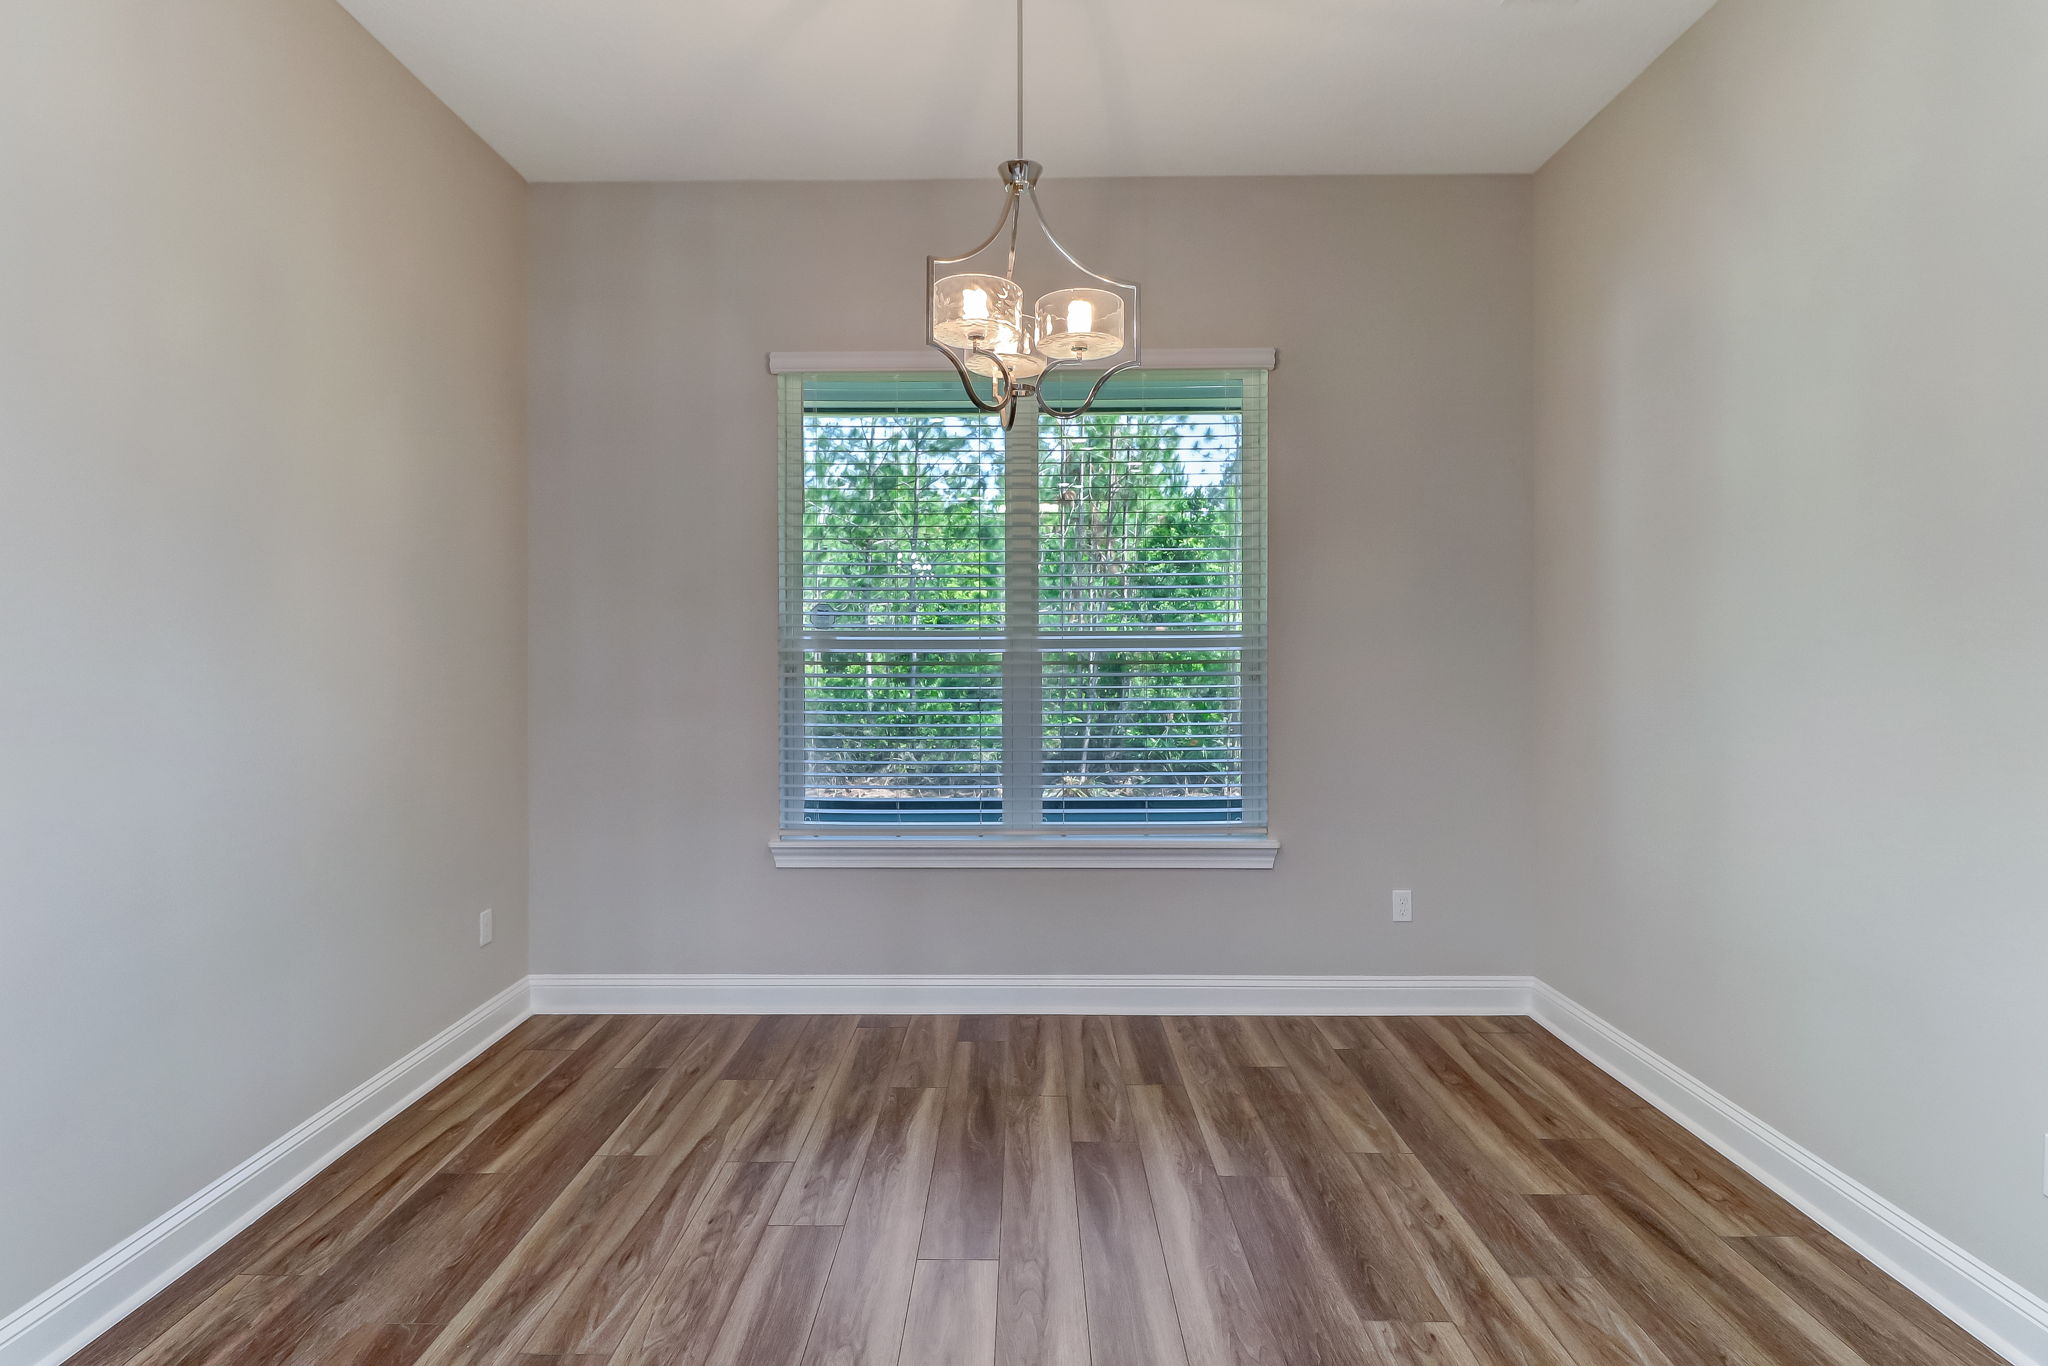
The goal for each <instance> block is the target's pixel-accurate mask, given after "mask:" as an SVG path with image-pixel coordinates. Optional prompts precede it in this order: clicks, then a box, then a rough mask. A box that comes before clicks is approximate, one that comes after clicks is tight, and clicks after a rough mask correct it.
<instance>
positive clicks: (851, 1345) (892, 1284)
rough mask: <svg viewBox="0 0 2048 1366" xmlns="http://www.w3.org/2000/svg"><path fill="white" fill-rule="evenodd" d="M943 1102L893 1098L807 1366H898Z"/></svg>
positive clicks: (897, 1094)
mask: <svg viewBox="0 0 2048 1366" xmlns="http://www.w3.org/2000/svg"><path fill="white" fill-rule="evenodd" d="M961 1047H963V1048H973V1047H976V1045H974V1044H962V1045H961ZM939 1101H940V1095H939V1092H937V1091H919V1090H895V1091H891V1092H890V1093H889V1098H888V1100H887V1102H886V1104H885V1106H884V1108H883V1111H882V1114H881V1116H880V1117H879V1118H878V1119H877V1120H876V1121H875V1133H874V1138H873V1139H872V1140H871V1141H870V1143H869V1145H868V1160H867V1165H866V1168H865V1169H864V1170H863V1171H862V1173H861V1178H860V1187H859V1189H857V1190H856V1191H855V1192H854V1196H853V1207H852V1208H851V1209H850V1210H848V1211H847V1215H846V1226H845V1229H844V1232H843V1233H842V1235H841V1237H840V1240H839V1252H838V1255H837V1256H836V1257H834V1258H833V1261H832V1274H831V1276H830V1278H829V1279H828V1280H827V1281H826V1282H825V1294H824V1298H823V1299H822V1300H820V1301H819V1304H818V1312H817V1316H816V1318H815V1320H814V1321H813V1323H812V1324H811V1337H810V1344H809V1346H808V1347H807V1348H806V1349H805V1351H804V1361H805V1363H806V1366H894V1363H895V1360H896V1355H897V1351H898V1349H899V1348H901V1346H902V1345H903V1316H904V1313H905V1312H906V1310H907V1308H908V1306H909V1304H910V1282H911V1277H912V1275H913V1274H914V1273H915V1272H916V1270H917V1242H918V1235H919V1231H920V1229H921V1227H922V1225H923V1223H924V1219H925V1196H926V1193H927V1190H928V1188H929V1186H930V1184H931V1177H932V1159H933V1157H934V1156H935V1155H936V1153H937V1150H938V1138H939Z"/></svg>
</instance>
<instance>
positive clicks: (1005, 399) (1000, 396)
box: [925, 342, 1017, 413]
mask: <svg viewBox="0 0 2048 1366" xmlns="http://www.w3.org/2000/svg"><path fill="white" fill-rule="evenodd" d="M925 345H927V346H929V347H931V349H932V350H934V351H936V352H938V353H939V354H940V355H942V356H944V357H945V358H946V359H947V360H949V361H951V362H952V363H953V369H954V370H955V372H957V373H958V374H959V376H960V387H961V388H963V389H965V390H966V391H967V401H968V402H969V403H972V404H973V405H974V406H975V407H977V408H979V409H980V410H981V411H982V412H984V413H1000V412H1002V411H1004V410H1005V409H1006V408H1014V407H1016V406H1017V396H1016V394H1015V393H1013V392H1009V390H1008V389H1006V388H1005V387H1003V386H1001V385H996V384H993V383H992V384H991V385H990V390H991V392H992V393H993V394H994V395H995V401H994V402H990V401H989V400H988V399H985V398H983V397H982V396H981V394H980V393H979V392H977V391H976V389H975V387H974V376H973V375H972V374H971V373H970V372H969V371H968V369H967V367H966V366H964V365H962V364H961V363H960V358H959V357H958V356H956V355H954V354H953V351H952V348H951V347H947V346H941V345H940V344H939V343H938V342H926V343H925ZM976 349H977V350H979V349H980V348H978V347H977V348H976ZM997 364H998V365H1001V364H1002V362H1000V361H998V362H997ZM1003 374H1004V376H1005V377H1006V378H1007V376H1008V375H1009V371H1008V370H1007V369H1005V370H1004V371H1003Z"/></svg>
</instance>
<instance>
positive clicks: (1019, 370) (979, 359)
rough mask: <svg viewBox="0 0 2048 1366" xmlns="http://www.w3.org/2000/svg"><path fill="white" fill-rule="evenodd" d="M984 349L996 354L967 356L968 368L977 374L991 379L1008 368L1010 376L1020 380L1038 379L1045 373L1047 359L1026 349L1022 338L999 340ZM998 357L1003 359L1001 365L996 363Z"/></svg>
mask: <svg viewBox="0 0 2048 1366" xmlns="http://www.w3.org/2000/svg"><path fill="white" fill-rule="evenodd" d="M984 350H988V351H993V352H995V355H994V356H987V355H982V354H981V353H979V352H977V353H975V354H974V355H971V356H969V357H968V358H967V368H968V369H969V370H972V371H973V372H974V373H975V374H977V375H986V376H988V377H989V378H990V379H994V378H995V377H996V376H997V375H999V374H1001V373H1002V371H1003V369H1004V368H1007V369H1008V370H1009V372H1010V378H1011V379H1013V380H1019V379H1037V378H1038V377H1039V376H1040V375H1042V374H1044V373H1045V361H1044V360H1043V359H1041V358H1040V357H1038V356H1034V355H1033V354H1031V352H1029V351H1027V350H1025V349H1024V345H1023V342H1022V340H1021V339H1020V340H1017V341H999V342H997V343H996V344H995V345H994V346H990V347H986V348H984ZM998 359H1000V360H1001V361H1002V365H1001V366H998V365H997V364H996V361H997V360H998Z"/></svg>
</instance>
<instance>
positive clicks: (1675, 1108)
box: [1530, 981, 2048, 1366]
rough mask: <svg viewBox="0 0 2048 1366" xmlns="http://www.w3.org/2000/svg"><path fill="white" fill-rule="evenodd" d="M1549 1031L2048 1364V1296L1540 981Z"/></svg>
mask: <svg viewBox="0 0 2048 1366" xmlns="http://www.w3.org/2000/svg"><path fill="white" fill-rule="evenodd" d="M1531 998H1532V999H1531V1011H1530V1013H1531V1014H1533V1015H1534V1016H1535V1017H1536V1019H1537V1020H1539V1021H1540V1022H1542V1024H1543V1025H1544V1026H1545V1027H1546V1028H1548V1029H1549V1030H1550V1031H1551V1032H1552V1033H1554V1034H1556V1035H1557V1036H1558V1037H1559V1038H1561V1039H1563V1040H1564V1041H1565V1042H1566V1043H1568V1044H1570V1045H1571V1046H1572V1048H1573V1049H1575V1050H1576V1051H1577V1052H1579V1053H1581V1054H1583V1055H1584V1056H1585V1057H1587V1058H1588V1059H1590V1060H1591V1061H1592V1062H1594V1063H1596V1064H1598V1065H1599V1066H1600V1067H1601V1068H1602V1069H1603V1070H1605V1071H1606V1072H1608V1073H1609V1074H1610V1075H1612V1076H1613V1077H1614V1078H1615V1079H1616V1080H1618V1081H1620V1082H1621V1083H1622V1084H1623V1085H1624V1086H1626V1087H1628V1088H1629V1089H1630V1090H1631V1091H1634V1092H1635V1093H1636V1094H1637V1095H1639V1096H1641V1097H1643V1099H1645V1100H1647V1101H1649V1102H1650V1103H1651V1104H1652V1105H1655V1106H1656V1107H1657V1108H1658V1109H1659V1110H1662V1111H1663V1112H1664V1113H1665V1114H1667V1115H1669V1116H1671V1118H1673V1119H1675V1120H1677V1121H1678V1122H1679V1123H1680V1124H1683V1125H1684V1126H1685V1127H1686V1128H1688V1129H1690V1130H1692V1131H1693V1132H1694V1133H1695V1134H1697V1135H1699V1136H1700V1138H1702V1139H1703V1140H1705V1141H1706V1142H1707V1143H1708V1144H1710V1145H1711V1146H1712V1147H1713V1148H1714V1149H1715V1150H1716V1151H1718V1152H1720V1153H1721V1155H1722V1156H1724V1157H1727V1158H1728V1159H1730V1160H1731V1161H1733V1162H1734V1163H1735V1164H1736V1165H1738V1166H1740V1167H1742V1168H1743V1169H1744V1170H1746V1171H1747V1172H1749V1174H1750V1175H1752V1176H1754V1177H1756V1178H1757V1179H1758V1180H1760V1181H1762V1182H1763V1183H1764V1184H1765V1185H1767V1186H1769V1187H1770V1188H1771V1189H1772V1190H1774V1191H1776V1192H1777V1193H1778V1194H1780V1195H1782V1196H1784V1197H1785V1198H1786V1199H1787V1200H1790V1201H1791V1202H1792V1203H1793V1204H1795V1205H1797V1206H1798V1207H1799V1208H1800V1209H1802V1210H1804V1211H1805V1212H1806V1213H1807V1214H1808V1215H1810V1216H1811V1217H1812V1218H1813V1219H1814V1220H1815V1221H1816V1222H1818V1223H1819V1224H1820V1225H1821V1226H1822V1227H1824V1228H1826V1229H1827V1230H1828V1231H1829V1232H1831V1233H1833V1234H1834V1235H1835V1236H1836V1237H1838V1238H1840V1239H1841V1240H1842V1241H1843V1242H1845V1243H1847V1244H1849V1246H1851V1247H1853V1248H1855V1249H1856V1251H1858V1252H1860V1253H1862V1254H1863V1256H1865V1257H1867V1258H1868V1259H1870V1260H1871V1261H1872V1262H1875V1263H1876V1264H1877V1265H1878V1266H1880V1267H1882V1268H1884V1270H1885V1271H1886V1272H1888V1273H1889V1274H1890V1275H1892V1276H1893V1277H1894V1278H1896V1279H1897V1280H1899V1281H1900V1282H1902V1283H1903V1284H1904V1285H1906V1286H1907V1287H1908V1288H1909V1289H1911V1290H1912V1291H1913V1292H1914V1293H1915V1294H1917V1295H1919V1296H1920V1297H1921V1298H1922V1299H1924V1300H1926V1301H1927V1302H1928V1303H1929V1304H1931V1305H1933V1306H1934V1307H1935V1308H1936V1309H1939V1310H1940V1311H1941V1312H1942V1313H1944V1314H1946V1315H1948V1317H1949V1318H1951V1319H1953V1320H1955V1321H1956V1322H1957V1323H1958V1324H1960V1325H1962V1327H1963V1328H1965V1329H1967V1330H1968V1331H1969V1332H1970V1333H1971V1334H1973V1335H1974V1336H1975V1337H1977V1338H1978V1339H1979V1340H1980V1341H1981V1342H1983V1343H1984V1344H1985V1345H1986V1346H1988V1347H1990V1348H1991V1349H1992V1350H1993V1351H1995V1352H1997V1353H1998V1354H1999V1355H2001V1356H2003V1357H2005V1358H2006V1359H2007V1360H2008V1361H2011V1362H2013V1363H2015V1366H2048V1300H2043V1299H2042V1298H2041V1297H2040V1296H2038V1295H2036V1294H2034V1293H2033V1292H2032V1291H2030V1290H2028V1289H2027V1288H2026V1287H2025V1286H2023V1285H2020V1284H2019V1283H2018V1282H2016V1281H2014V1280H2013V1279H2012V1278H2011V1277H2009V1276H2006V1275H2005V1274H2004V1273H2003V1272H2000V1271H1998V1270H1997V1269H1996V1268H1994V1267H1992V1266H1989V1265H1987V1264H1986V1263H1984V1262H1983V1261H1981V1260H1980V1259H1979V1258H1977V1257H1976V1256H1974V1255H1972V1254H1971V1253H1970V1252H1968V1251H1967V1250H1965V1249H1963V1248H1961V1247H1958V1246H1957V1245H1956V1244H1955V1243H1953V1242H1951V1241H1949V1240H1948V1239H1947V1238H1945V1237H1943V1236H1942V1235H1941V1234H1939V1233H1937V1232H1935V1231H1934V1230H1933V1229H1931V1228H1929V1227H1928V1226H1927V1225H1926V1224H1924V1223H1922V1222H1920V1220H1918V1219H1916V1218H1914V1217H1913V1216H1912V1215H1910V1214H1908V1213H1906V1211H1904V1210H1902V1209H1900V1208H1899V1207H1898V1206H1897V1205H1894V1204H1893V1203H1892V1202H1891V1201H1889V1200H1887V1199H1885V1198H1884V1197H1883V1196H1882V1195H1879V1194H1878V1193H1877V1192H1876V1191H1874V1190H1872V1189H1870V1187H1868V1186H1866V1185H1864V1184H1863V1183H1862V1182H1860V1181H1858V1180H1856V1179H1855V1178H1854V1177H1852V1176H1850V1175H1849V1174H1848V1173H1847V1172H1844V1171H1842V1170H1840V1169H1839V1168H1837V1167H1835V1166H1833V1165H1832V1164H1830V1163H1829V1162H1827V1161H1826V1160H1825V1159H1823V1158H1822V1157H1821V1156H1820V1155H1819V1154H1817V1153H1815V1152H1813V1151H1811V1150H1810V1149H1808V1148H1806V1147H1804V1146H1802V1145H1800V1144H1799V1143H1796V1142H1794V1141H1793V1140H1792V1139H1791V1138H1788V1137H1787V1136H1786V1135H1784V1134H1782V1133H1780V1132H1779V1131H1778V1130H1776V1129H1774V1128H1772V1127H1771V1126H1770V1125H1769V1124H1766V1123H1765V1122H1764V1121H1763V1120H1761V1119H1759V1118H1757V1117H1756V1116H1755V1115H1753V1114H1751V1113H1750V1112H1749V1111H1747V1110H1745V1109H1743V1108H1742V1107H1741V1106H1740V1105H1737V1104H1736V1103H1735V1102H1734V1101H1732V1100H1730V1099H1728V1097H1726V1096H1724V1095H1722V1094H1721V1093H1720V1092H1718V1091H1716V1090H1714V1089H1713V1088H1712V1087H1710V1086H1708V1085H1707V1084H1706V1083H1705V1082H1703V1081H1701V1080H1700V1079H1699V1078H1697V1077H1695V1076H1693V1075H1691V1074H1690V1073H1688V1072H1686V1071H1685V1070H1684V1069H1683V1068H1681V1067H1679V1066H1678V1065H1677V1064H1675V1063H1673V1062H1671V1061H1670V1060H1669V1059H1667V1058H1664V1057H1661V1056H1659V1055H1658V1054H1657V1053H1655V1052H1653V1051H1652V1050H1651V1049H1649V1048H1648V1047H1646V1046H1645V1045H1643V1044H1641V1043H1639V1042H1637V1041H1636V1040H1635V1039H1632V1038H1630V1037H1629V1036H1628V1035H1627V1034H1624V1033H1623V1032H1622V1031H1621V1030H1619V1029H1617V1028H1615V1026H1613V1025H1612V1024H1609V1023H1608V1022H1607V1021H1606V1020H1603V1019H1601V1018H1600V1017H1599V1016H1598V1015H1595V1014H1594V1013H1593V1012H1592V1011H1590V1010H1587V1009H1586V1008H1585V1007H1584V1006H1582V1005H1580V1004H1579V1003H1578V1002H1576V1001H1574V1000H1572V999H1571V998H1570V997H1568V996H1566V995H1564V994H1563V993H1562V992H1560V991H1558V990H1556V989H1555V988H1553V987H1551V986H1549V985H1547V984H1546V983H1544V982H1541V981H1538V982H1535V983H1534V984H1533V986H1532V989H1531Z"/></svg>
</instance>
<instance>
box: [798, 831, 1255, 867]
mask: <svg viewBox="0 0 2048 1366" xmlns="http://www.w3.org/2000/svg"><path fill="white" fill-rule="evenodd" d="M768 849H769V852H770V853H771V854H773V855H774V857H775V866H776V867H777V868H1238V869H1246V868H1271V867H1272V866H1273V863H1274V860H1275V859H1277V858H1278V857H1279V854H1280V841H1278V840H1276V839H1274V838H1273V837H1272V836H1271V835H1269V834H1245V835H1214V836H1210V837H1207V838H1194V839H1191V838H1189V837H1187V836H1185V835H1116V836H1100V835H1070V834H1063V833H1055V834H1048V835H953V836H947V835H928V834H917V835H792V834H781V835H777V836H776V837H775V838H774V839H772V840H770V841H769V842H768Z"/></svg>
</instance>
